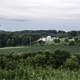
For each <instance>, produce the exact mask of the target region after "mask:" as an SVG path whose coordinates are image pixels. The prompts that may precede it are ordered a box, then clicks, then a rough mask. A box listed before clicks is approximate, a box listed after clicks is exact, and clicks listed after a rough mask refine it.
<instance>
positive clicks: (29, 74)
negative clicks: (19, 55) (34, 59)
mask: <svg viewBox="0 0 80 80" xmlns="http://www.w3.org/2000/svg"><path fill="white" fill-rule="evenodd" d="M0 80H80V71H77V72H75V71H69V70H67V71H66V70H59V69H58V70H55V69H52V68H50V67H49V68H41V67H38V68H35V69H34V68H33V67H31V66H21V67H20V68H19V69H16V70H13V71H12V70H8V71H7V70H0Z"/></svg>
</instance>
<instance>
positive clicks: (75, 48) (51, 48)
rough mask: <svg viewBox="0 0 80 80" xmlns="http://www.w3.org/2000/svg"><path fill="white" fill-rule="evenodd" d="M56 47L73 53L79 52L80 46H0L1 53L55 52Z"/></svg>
mask: <svg viewBox="0 0 80 80" xmlns="http://www.w3.org/2000/svg"><path fill="white" fill-rule="evenodd" d="M56 49H60V50H66V51H69V52H70V53H71V54H79V53H80V46H76V45H74V46H69V45H42V46H40V45H32V46H22V47H4V48H0V54H3V55H6V54H13V53H14V54H20V53H37V52H39V51H42V52H44V51H50V52H51V53H53V52H54V51H55V50H56Z"/></svg>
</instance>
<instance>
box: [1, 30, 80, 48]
mask: <svg viewBox="0 0 80 80" xmlns="http://www.w3.org/2000/svg"><path fill="white" fill-rule="evenodd" d="M79 35H80V31H70V32H65V31H56V30H25V31H14V32H9V31H0V47H6V46H22V45H30V44H34V43H35V41H36V40H38V39H39V38H41V37H45V36H57V37H75V36H79Z"/></svg>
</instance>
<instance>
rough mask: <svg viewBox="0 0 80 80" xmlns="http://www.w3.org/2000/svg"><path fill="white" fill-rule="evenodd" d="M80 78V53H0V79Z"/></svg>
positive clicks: (72, 79)
mask: <svg viewBox="0 0 80 80" xmlns="http://www.w3.org/2000/svg"><path fill="white" fill-rule="evenodd" d="M54 79H55V80H62V79H63V80H65V79H66V80H79V79H80V55H79V54H70V52H68V51H65V50H59V49H58V50H55V51H54V52H53V53H51V52H49V51H48V50H46V51H44V52H42V51H39V52H37V53H21V54H20V53H19V54H12V53H11V54H7V55H0V80H54Z"/></svg>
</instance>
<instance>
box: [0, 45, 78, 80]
mask: <svg viewBox="0 0 80 80" xmlns="http://www.w3.org/2000/svg"><path fill="white" fill-rule="evenodd" d="M56 49H60V50H66V51H69V52H70V53H72V54H79V53H80V47H79V46H64V45H45V46H32V47H28V46H24V47H6V48H0V54H4V55H7V54H15V55H16V54H20V53H21V54H22V53H37V52H39V51H43V52H44V51H46V50H48V51H50V52H51V53H54V51H55V50H56ZM1 59H2V58H1ZM28 59H29V60H31V58H30V57H28ZM11 60H12V59H11V58H10V59H7V58H6V57H3V62H2V64H4V65H5V63H6V66H5V68H4V69H2V68H0V80H80V70H72V71H71V70H68V69H60V68H59V69H54V68H52V67H50V66H46V67H45V68H43V67H40V66H37V67H34V66H32V65H31V64H30V63H27V61H26V59H20V60H12V61H11ZM0 64H1V63H0ZM0 66H1V65H0ZM9 67H13V68H14V69H10V68H9ZM7 68H8V69H7Z"/></svg>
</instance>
